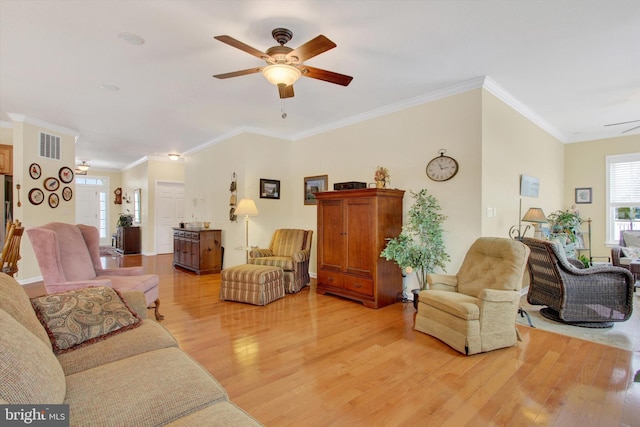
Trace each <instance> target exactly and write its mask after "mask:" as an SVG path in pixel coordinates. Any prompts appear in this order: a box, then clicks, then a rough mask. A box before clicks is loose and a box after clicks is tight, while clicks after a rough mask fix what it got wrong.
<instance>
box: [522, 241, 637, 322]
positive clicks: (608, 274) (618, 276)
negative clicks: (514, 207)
mask: <svg viewBox="0 0 640 427" xmlns="http://www.w3.org/2000/svg"><path fill="white" fill-rule="evenodd" d="M522 242H523V243H524V244H525V245H527V246H529V248H530V249H531V255H530V256H529V261H528V266H529V275H530V278H531V281H530V285H529V292H528V294H527V301H528V302H529V304H533V305H546V307H545V308H543V309H541V310H540V314H542V315H543V316H545V317H546V318H548V319H551V320H555V321H558V322H563V323H568V324H572V325H576V326H585V327H598V328H605V327H610V326H613V323H612V322H624V321H625V320H628V319H629V318H630V317H631V312H632V310H633V276H632V275H631V273H630V272H629V271H628V270H626V269H624V268H620V267H612V266H595V267H590V268H584V269H580V268H577V267H575V266H574V265H573V264H571V262H569V261H568V260H567V258H566V257H565V255H564V252H563V251H562V249H561V248H559V247H558V245H557V244H556V243H553V242H549V241H546V240H537V239H531V238H526V237H525V238H524V239H522Z"/></svg>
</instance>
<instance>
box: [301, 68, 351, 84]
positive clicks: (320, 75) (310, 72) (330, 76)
mask: <svg viewBox="0 0 640 427" xmlns="http://www.w3.org/2000/svg"><path fill="white" fill-rule="evenodd" d="M300 71H301V72H302V75H303V76H305V77H311V78H312V79H318V80H324V81H325V82H329V83H335V84H337V85H341V86H349V83H351V80H353V77H351V76H346V75H344V74H339V73H334V72H333V71H327V70H322V69H320V68H315V67H309V66H308V65H305V66H304V67H300Z"/></svg>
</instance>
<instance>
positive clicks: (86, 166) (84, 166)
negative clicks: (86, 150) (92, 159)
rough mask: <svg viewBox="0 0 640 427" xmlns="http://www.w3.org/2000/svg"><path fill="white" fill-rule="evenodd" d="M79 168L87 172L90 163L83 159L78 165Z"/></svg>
mask: <svg viewBox="0 0 640 427" xmlns="http://www.w3.org/2000/svg"><path fill="white" fill-rule="evenodd" d="M78 169H80V170H81V171H82V172H86V171H88V170H89V165H88V164H87V162H85V161H84V160H83V161H82V163H80V164H79V165H78Z"/></svg>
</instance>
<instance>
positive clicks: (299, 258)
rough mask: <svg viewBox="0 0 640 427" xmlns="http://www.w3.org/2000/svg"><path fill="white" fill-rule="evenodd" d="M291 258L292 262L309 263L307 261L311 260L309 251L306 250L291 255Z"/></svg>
mask: <svg viewBox="0 0 640 427" xmlns="http://www.w3.org/2000/svg"><path fill="white" fill-rule="evenodd" d="M292 258H293V262H305V261H309V259H310V258H311V251H310V250H308V249H307V250H303V251H298V252H295V253H294V254H293V255H292Z"/></svg>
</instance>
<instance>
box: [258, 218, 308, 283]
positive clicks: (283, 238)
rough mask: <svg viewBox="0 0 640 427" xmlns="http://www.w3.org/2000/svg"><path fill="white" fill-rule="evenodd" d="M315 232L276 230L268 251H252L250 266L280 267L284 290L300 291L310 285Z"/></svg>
mask: <svg viewBox="0 0 640 427" xmlns="http://www.w3.org/2000/svg"><path fill="white" fill-rule="evenodd" d="M312 237H313V230H298V229H288V228H283V229H279V230H276V231H275V232H274V233H273V237H272V238H271V244H270V245H269V248H268V249H252V250H251V252H250V253H249V264H257V265H268V266H272V267H280V268H282V270H283V271H284V290H285V291H286V292H288V293H295V292H298V291H300V289H302V288H303V287H305V286H307V285H308V284H309V281H310V278H309V258H310V257H311V239H312Z"/></svg>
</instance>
